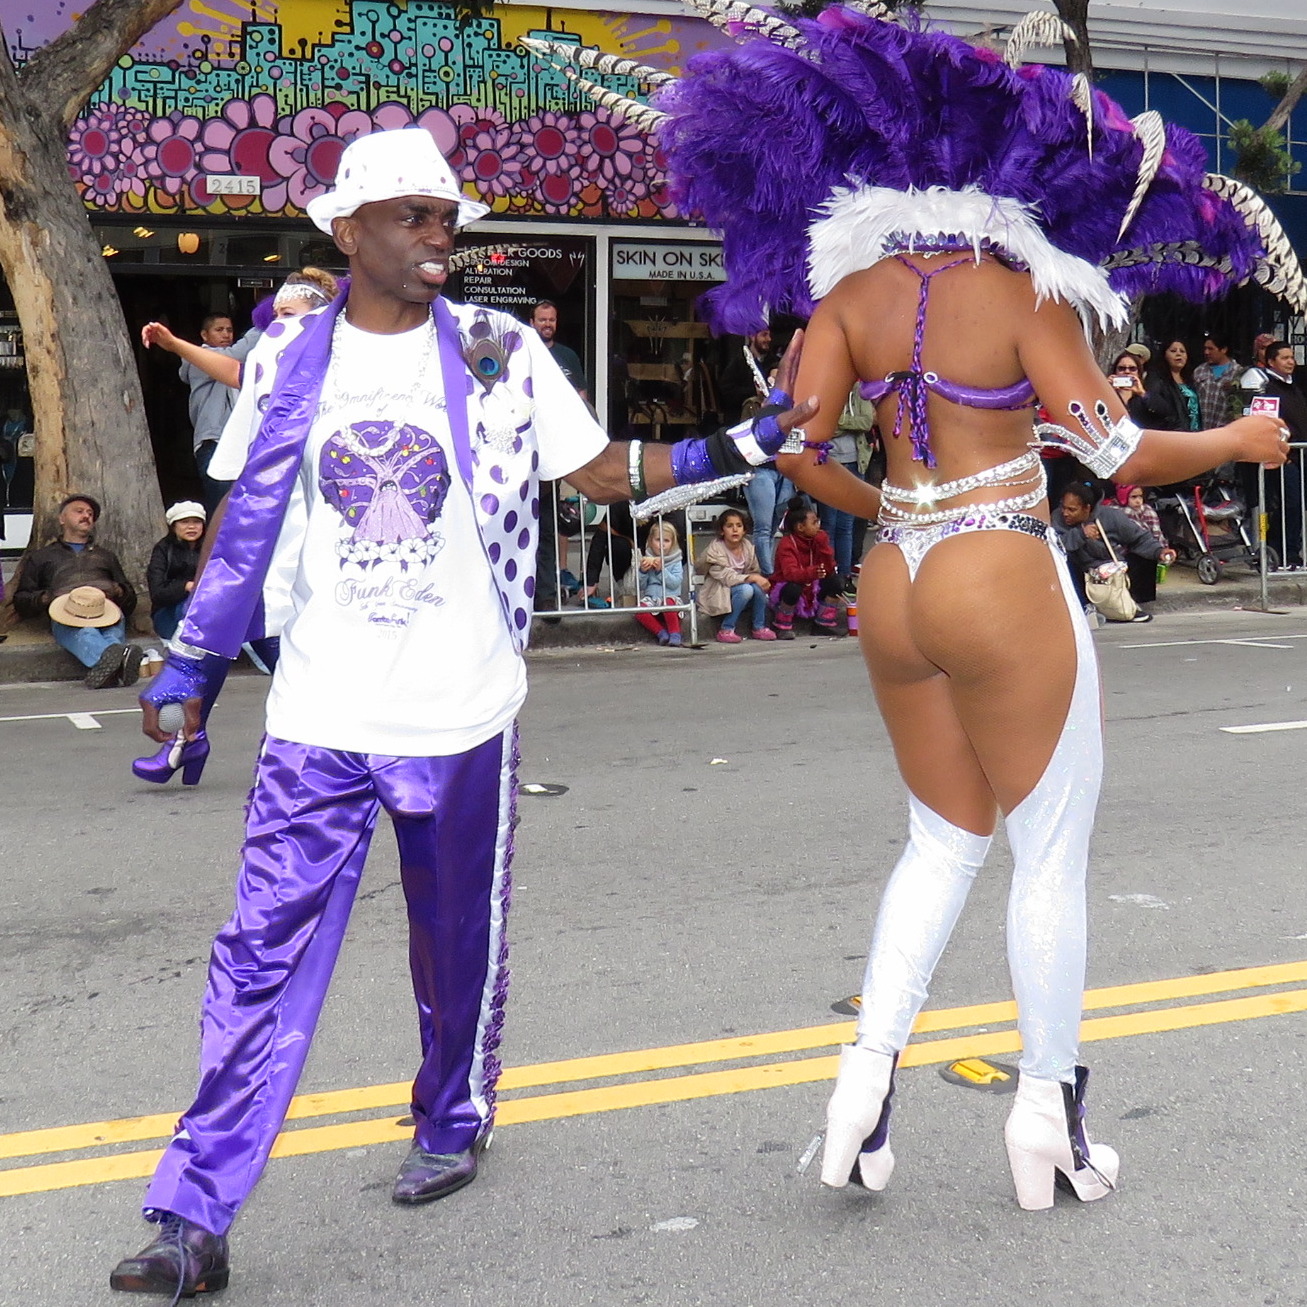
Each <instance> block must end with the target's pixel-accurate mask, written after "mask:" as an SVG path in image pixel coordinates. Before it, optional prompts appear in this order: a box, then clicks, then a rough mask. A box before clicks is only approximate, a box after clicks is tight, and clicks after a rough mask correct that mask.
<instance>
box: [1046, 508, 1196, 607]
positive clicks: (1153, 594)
mask: <svg viewBox="0 0 1307 1307" xmlns="http://www.w3.org/2000/svg"><path fill="white" fill-rule="evenodd" d="M1053 527H1054V529H1055V530H1056V531H1057V534H1058V537H1059V539H1060V540H1061V541H1062V548H1063V549H1065V550H1066V556H1067V563H1068V564H1069V566H1070V568H1071V580H1072V582H1073V583H1074V585H1075V588H1076V593H1077V594H1078V595H1079V596H1080V599H1081V601H1082V602H1084V603H1085V605H1086V607H1088V600H1087V599H1086V597H1085V573H1086V572H1088V571H1090V570H1091V569H1092V568H1095V567H1098V566H1099V565H1100V564H1101V563H1110V562H1111V561H1112V552H1114V553H1115V554H1116V558H1117V561H1118V562H1123V563H1125V565H1126V567H1127V568H1128V570H1129V575H1130V594H1131V596H1132V597H1133V598H1134V601H1135V603H1137V604H1146V603H1151V602H1152V600H1154V599H1156V598H1157V564H1158V563H1159V562H1160V563H1165V564H1167V565H1168V566H1169V565H1170V564H1171V563H1174V562H1175V550H1174V549H1170V548H1168V547H1166V546H1164V545H1161V544H1159V543H1158V541H1157V540H1156V539H1154V537H1153V536H1152V534H1151V533H1150V532H1149V531H1147V530H1145V529H1144V528H1143V527H1142V526H1140V525H1139V523H1137V522H1135V521H1132V520H1131V519H1130V518H1129V517H1127V516H1126V515H1125V513H1123V512H1122V511H1121V510H1120V509H1119V508H1114V507H1110V506H1108V505H1107V504H1105V503H1100V502H1099V501H1098V497H1097V496H1096V495H1095V494H1094V492H1093V491H1092V490H1091V489H1090V488H1089V487H1088V486H1086V485H1071V486H1067V488H1066V489H1065V490H1064V491H1063V492H1062V503H1061V506H1060V507H1059V508H1057V509H1056V510H1055V511H1054V513H1053ZM1105 535H1106V537H1107V539H1108V540H1109V541H1110V542H1111V546H1112V550H1111V552H1109V550H1108V547H1107V545H1106V544H1104V543H1103V537H1104V536H1105ZM1131 620H1132V621H1135V622H1151V621H1152V620H1153V615H1152V613H1146V612H1144V611H1143V609H1142V608H1141V609H1140V610H1139V612H1138V613H1136V614H1135V616H1134V617H1133V618H1132V619H1131Z"/></svg>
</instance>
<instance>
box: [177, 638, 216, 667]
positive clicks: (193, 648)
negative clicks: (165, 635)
mask: <svg viewBox="0 0 1307 1307" xmlns="http://www.w3.org/2000/svg"><path fill="white" fill-rule="evenodd" d="M168 652H169V653H175V654H177V655H178V657H181V658H193V659H194V660H195V661H196V662H197V663H198V662H201V661H202V660H203V659H205V658H218V657H220V656H221V655H219V654H215V653H210V652H209V651H208V650H207V649H201V648H200V647H199V645H195V644H183V643H182V641H181V640H179V639H178V638H177V637H176V636H173V638H172V639H171V640H169V641H168ZM224 661H228V662H229V661H230V659H226V660H224Z"/></svg>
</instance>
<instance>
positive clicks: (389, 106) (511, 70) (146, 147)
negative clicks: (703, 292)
mask: <svg viewBox="0 0 1307 1307" xmlns="http://www.w3.org/2000/svg"><path fill="white" fill-rule="evenodd" d="M29 2H30V3H32V4H33V7H34V8H39V9H40V10H41V13H40V14H39V15H37V14H34V15H32V16H31V17H29V18H28V19H27V21H26V23H24V22H23V21H22V20H21V19H14V20H10V22H9V23H8V32H9V36H10V40H11V52H12V54H13V56H14V57H15V59H16V60H19V61H21V60H22V59H24V58H25V57H26V56H28V55H30V54H31V52H32V51H33V50H35V49H37V48H39V47H40V46H41V45H42V44H44V43H45V42H46V41H49V40H50V39H52V37H54V36H55V35H57V34H58V33H59V31H61V30H62V29H63V28H64V27H66V26H67V24H68V22H69V18H70V14H71V12H72V11H71V9H70V4H69V0H54V3H53V4H50V3H48V0H45V3H42V4H38V3H37V0H29ZM533 34H534V35H545V36H551V37H553V38H554V39H573V40H577V41H578V42H579V43H581V44H586V45H597V46H601V47H602V48H603V49H605V50H609V51H613V52H615V53H616V52H620V53H622V54H626V55H629V56H631V57H634V58H639V59H641V60H642V61H643V62H646V63H650V64H653V65H655V66H657V67H661V68H666V69H668V70H669V71H672V72H676V71H678V70H679V67H680V65H681V64H682V63H683V62H684V61H685V60H686V59H688V58H689V57H690V56H691V55H693V54H695V53H697V52H698V51H700V50H704V49H709V48H712V47H713V46H714V45H716V44H717V43H718V41H720V40H722V39H724V38H721V37H720V36H719V35H718V33H717V32H716V31H715V29H713V28H712V27H710V26H709V25H708V24H707V23H704V22H702V21H698V20H694V19H680V18H672V19H668V18H653V17H647V16H646V17H641V16H634V15H630V14H612V13H605V12H602V11H600V12H597V13H584V12H578V11H574V10H565V9H562V10H553V9H546V8H544V7H536V6H517V5H514V6H512V8H511V9H507V8H506V9H505V11H504V16H503V17H502V18H501V17H496V18H490V19H483V20H480V21H476V22H473V23H470V24H468V25H466V26H464V27H459V26H458V25H457V23H456V22H455V21H454V14H453V6H452V5H450V4H447V3H444V0H410V3H409V4H408V5H407V6H406V7H404V8H401V7H399V6H397V5H393V4H388V3H384V2H383V0H252V2H251V0H245V2H242V0H188V2H187V3H186V4H184V5H183V6H182V7H181V9H180V10H179V11H178V12H177V13H175V14H174V15H173V16H172V17H171V18H169V19H166V20H165V21H164V22H163V23H161V24H159V25H158V27H156V29H155V30H154V31H153V32H151V33H150V34H149V36H148V37H147V38H146V40H145V41H144V42H142V44H141V45H139V46H138V47H137V48H136V49H134V50H133V51H132V52H131V53H130V54H128V55H126V56H124V57H123V58H122V59H121V60H120V61H119V64H118V67H116V68H115V69H114V71H113V73H112V75H111V76H110V77H109V79H108V80H107V81H106V82H105V83H104V85H103V86H101V87H100V89H99V90H98V91H96V93H95V94H94V95H93V96H92V97H91V100H90V101H89V102H88V104H87V107H86V109H85V111H84V112H83V114H82V116H81V117H80V118H78V120H77V121H76V122H75V123H74V124H73V127H72V130H71V132H70V133H69V145H68V166H69V170H70V172H71V173H72V176H73V179H74V181H75V182H76V183H77V186H78V189H79V190H80V191H81V193H82V195H83V197H84V199H85V201H86V204H87V207H88V208H91V209H93V210H96V211H99V212H103V213H123V214H137V213H139V214H145V213H156V214H166V213H177V214H179V215H180V214H197V213H211V214H215V215H221V214H226V213H232V212H242V213H246V214H255V215H275V216H285V217H291V216H296V217H297V216H299V215H301V214H302V213H303V211H304V206H305V204H306V203H307V202H308V201H309V200H310V199H311V198H312V197H313V196H315V195H317V194H320V193H321V192H322V191H324V190H326V189H328V188H329V187H330V185H331V183H332V181H333V179H334V178H335V174H336V165H337V162H338V160H339V158H340V154H341V151H342V150H343V149H344V148H345V146H346V145H348V144H349V142H350V141H352V140H354V139H355V138H356V137H358V136H361V135H365V134H366V133H368V132H372V131H377V130H380V129H389V128H395V127H405V126H409V125H411V124H416V125H418V126H420V127H424V128H426V129H427V130H428V131H429V132H430V133H431V134H432V136H433V137H434V138H435V140H436V142H437V144H438V145H439V146H440V148H441V149H442V150H443V151H444V152H445V154H446V155H447V156H448V157H449V158H450V160H451V162H452V163H453V164H454V167H455V169H456V170H457V172H458V173H459V176H460V177H461V178H462V181H463V183H464V188H465V189H466V190H467V191H468V192H469V194H476V195H479V196H480V197H481V198H482V199H483V200H485V201H486V203H488V204H490V205H491V206H492V208H493V209H494V211H495V212H496V213H497V214H504V215H531V216H544V215H553V216H569V217H577V216H592V217H613V218H652V217H660V216H661V217H674V216H676V209H675V205H674V204H673V202H672V200H671V198H670V197H669V195H668V193H667V188H666V185H665V182H664V180H663V178H664V169H663V166H662V161H661V159H660V157H659V153H658V151H657V150H656V149H654V148H653V147H652V146H651V145H650V143H649V142H648V141H647V140H646V139H645V138H644V137H643V135H642V134H641V133H640V132H639V131H637V130H636V129H635V128H634V127H632V126H630V125H629V124H627V123H624V122H621V121H620V120H618V119H617V118H615V117H614V116H613V115H612V114H610V113H609V111H608V110H606V109H603V108H601V107H600V106H598V105H595V104H594V103H593V102H591V101H590V100H588V99H584V98H582V97H580V96H579V95H578V94H577V92H576V91H575V90H574V89H573V87H572V85H571V83H570V82H569V81H568V80H567V78H565V77H564V76H563V74H562V73H560V72H558V71H557V70H556V69H554V68H553V67H551V66H550V65H548V64H542V63H541V62H540V61H539V60H538V59H536V58H534V57H533V56H531V55H530V54H528V53H527V52H526V51H525V50H523V49H522V48H521V47H520V45H519V44H518V41H519V38H520V37H522V36H524V35H533ZM599 80H602V81H603V83H604V85H606V86H609V87H611V88H612V89H613V90H616V91H620V92H622V93H623V94H625V95H637V96H638V95H639V94H640V87H639V86H638V84H636V83H635V82H633V81H632V79H630V78H625V77H605V78H602V79H599ZM233 173H235V174H241V175H245V176H256V177H258V178H259V180H260V183H261V188H262V193H261V194H260V195H257V196H250V195H221V196H215V195H212V194H210V192H209V189H208V187H207V185H206V181H205V178H206V177H207V176H208V175H210V174H212V175H226V174H233Z"/></svg>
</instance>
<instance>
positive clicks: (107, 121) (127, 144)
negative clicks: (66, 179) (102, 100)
mask: <svg viewBox="0 0 1307 1307" xmlns="http://www.w3.org/2000/svg"><path fill="white" fill-rule="evenodd" d="M149 121H150V120H149V118H148V117H147V116H146V115H145V114H144V113H142V112H141V111H140V110H139V109H132V108H127V107H123V106H121V105H106V106H105V107H104V108H101V109H96V110H93V111H92V112H91V113H89V114H88V115H87V116H86V117H85V118H79V119H78V120H77V122H75V123H74V124H73V126H72V129H71V131H70V132H69V134H68V171H69V172H70V173H71V174H72V177H73V180H74V181H76V182H77V183H78V184H79V185H80V186H81V188H82V193H83V195H84V196H85V198H86V199H87V201H89V202H90V203H92V204H94V205H95V206H96V207H97V208H113V207H116V206H118V205H119V204H120V203H121V201H123V200H124V199H126V198H128V197H129V196H130V197H132V198H133V199H135V200H136V201H137V203H138V206H139V202H140V201H142V200H143V199H144V198H145V195H146V177H145V169H144V167H143V160H142V157H141V148H142V143H143V138H144V136H145V132H146V128H147V126H148V124H149Z"/></svg>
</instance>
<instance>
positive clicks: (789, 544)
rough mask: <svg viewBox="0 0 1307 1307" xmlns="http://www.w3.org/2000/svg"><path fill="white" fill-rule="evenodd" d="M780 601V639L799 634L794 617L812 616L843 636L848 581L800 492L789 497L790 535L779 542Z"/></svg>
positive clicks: (776, 622)
mask: <svg viewBox="0 0 1307 1307" xmlns="http://www.w3.org/2000/svg"><path fill="white" fill-rule="evenodd" d="M771 583H772V595H773V597H774V599H775V602H776V608H775V612H774V613H773V616H772V625H773V626H774V627H775V628H776V638H777V639H778V640H793V639H794V618H795V615H796V614H797V615H798V616H799V617H810V618H811V619H812V624H813V626H814V627H816V628H817V630H820V631H825V632H827V633H828V634H830V635H843V634H844V632H843V631H841V630H840V628H839V620H840V591H841V590H842V589H843V583H842V582H841V580H840V576H839V573H838V572H837V571H836V567H835V551H834V550H833V549H832V548H831V542H830V537H829V536H828V535H827V534H826V532H825V531H823V530H822V528H821V522H820V519H819V518H818V516H817V513H816V512H815V511H814V510H813V508H812V507H811V505H810V504H809V503H808V501H807V500H806V499H804V498H803V497H802V496H801V495H796V496H795V497H794V498H793V499H791V500H790V503H789V507H788V508H787V510H786V513H785V534H784V535H783V536H782V537H781V542H780V544H778V545H777V546H776V570H775V571H774V572H773V573H772V578H771Z"/></svg>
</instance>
